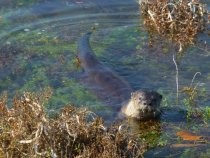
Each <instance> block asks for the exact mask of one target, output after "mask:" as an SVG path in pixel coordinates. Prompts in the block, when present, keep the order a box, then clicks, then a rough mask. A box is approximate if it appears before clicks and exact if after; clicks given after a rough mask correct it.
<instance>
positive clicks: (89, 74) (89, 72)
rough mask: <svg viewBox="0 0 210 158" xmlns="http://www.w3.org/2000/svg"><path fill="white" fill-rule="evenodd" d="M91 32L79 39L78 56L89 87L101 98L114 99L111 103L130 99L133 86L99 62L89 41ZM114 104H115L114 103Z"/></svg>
mask: <svg viewBox="0 0 210 158" xmlns="http://www.w3.org/2000/svg"><path fill="white" fill-rule="evenodd" d="M90 35H91V33H86V34H85V35H83V36H82V37H81V38H80V39H79V44H78V58H79V60H80V63H81V66H82V68H83V69H84V70H85V76H86V79H87V80H88V83H89V87H90V88H91V87H92V90H93V91H95V92H96V95H97V96H98V97H99V98H102V99H104V98H105V99H106V101H105V102H107V99H109V100H112V101H113V102H112V101H111V103H122V101H125V100H127V99H129V97H130V93H131V91H132V90H131V87H130V86H129V84H128V83H127V82H126V81H125V80H123V79H122V78H121V77H120V76H119V75H117V74H116V73H115V72H114V71H112V70H111V69H109V68H108V67H106V66H105V65H103V64H102V63H101V62H99V61H98V60H97V58H96V56H95V54H94V52H93V51H92V49H91V47H90V43H89V38H90ZM112 106H114V105H112Z"/></svg>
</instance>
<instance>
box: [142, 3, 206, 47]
mask: <svg viewBox="0 0 210 158" xmlns="http://www.w3.org/2000/svg"><path fill="white" fill-rule="evenodd" d="M139 3H140V6H141V13H142V16H143V19H144V24H145V26H146V28H147V30H148V32H149V33H150V35H151V37H152V38H153V37H154V36H156V35H158V36H159V37H163V38H164V39H167V40H168V39H169V40H171V41H174V42H176V43H177V45H179V51H182V50H183V48H184V47H186V46H187V45H189V44H193V43H194V41H195V37H196V35H197V34H198V33H199V32H202V31H203V30H204V29H205V27H206V25H207V23H208V12H207V10H206V8H205V7H206V6H205V5H204V4H202V3H200V2H199V0H197V1H196V0H171V1H169V0H139ZM159 37H158V38H159Z"/></svg>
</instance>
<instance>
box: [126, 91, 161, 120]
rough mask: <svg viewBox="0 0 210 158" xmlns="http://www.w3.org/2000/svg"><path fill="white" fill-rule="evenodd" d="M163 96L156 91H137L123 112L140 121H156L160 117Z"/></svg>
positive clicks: (132, 94)
mask: <svg viewBox="0 0 210 158" xmlns="http://www.w3.org/2000/svg"><path fill="white" fill-rule="evenodd" d="M161 100H162V95H160V94H159V93H157V92H154V91H135V92H133V93H131V99H130V100H129V102H128V103H127V105H126V106H125V107H123V109H122V112H123V113H124V114H125V115H127V116H128V117H132V118H135V119H138V120H149V119H154V118H156V117H157V116H159V115H160V113H161V110H160V102H161Z"/></svg>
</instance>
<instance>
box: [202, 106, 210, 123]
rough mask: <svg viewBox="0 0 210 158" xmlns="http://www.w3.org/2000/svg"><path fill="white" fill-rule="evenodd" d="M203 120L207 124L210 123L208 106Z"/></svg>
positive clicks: (209, 108)
mask: <svg viewBox="0 0 210 158" xmlns="http://www.w3.org/2000/svg"><path fill="white" fill-rule="evenodd" d="M203 120H204V122H205V123H209V122H210V107H209V106H206V107H205V108H204V111H203Z"/></svg>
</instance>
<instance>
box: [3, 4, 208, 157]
mask: <svg viewBox="0 0 210 158" xmlns="http://www.w3.org/2000/svg"><path fill="white" fill-rule="evenodd" d="M208 3H209V2H208ZM208 7H209V5H208ZM138 9H139V8H138V5H137V3H136V1H131V0H122V1H115V0H106V1H102V0H89V1H85V0H51V1H48V0H39V1H38V2H37V1H35V0H34V1H33V0H30V1H26V2H24V1H21V2H20V1H15V2H14V1H12V0H10V1H7V0H3V1H1V2H0V27H1V29H0V39H1V40H0V92H3V91H8V94H9V98H11V96H13V95H14V94H15V93H16V91H20V92H22V91H24V90H35V91H37V90H40V89H42V88H44V87H46V86H50V87H52V88H53V89H54V94H53V97H52V99H51V101H50V103H49V107H48V108H49V109H51V110H55V111H56V110H58V109H60V108H61V107H62V106H63V105H65V104H68V103H69V102H71V103H74V104H76V105H86V106H89V107H90V108H92V109H93V110H95V111H96V113H98V114H100V115H101V116H104V117H105V118H106V119H107V120H108V118H109V116H110V115H111V114H110V113H112V111H111V110H110V109H109V108H108V107H104V106H103V105H102V103H101V102H100V101H99V100H98V99H97V98H96V97H95V96H94V95H93V94H92V93H90V92H89V90H88V89H87V88H86V86H85V85H84V84H83V82H82V78H83V77H84V76H82V70H81V68H79V67H78V63H77V40H78V37H80V36H81V34H82V33H85V32H87V31H89V30H91V28H93V27H95V28H96V30H95V32H94V33H93V35H92V37H91V39H90V43H91V46H92V48H93V50H94V51H95V53H96V55H97V57H98V59H99V60H100V61H102V62H103V63H104V64H105V65H106V66H108V67H110V68H112V69H114V70H115V71H116V72H117V73H118V74H119V75H120V76H122V77H124V78H125V80H127V81H128V82H129V83H130V84H131V86H132V88H133V89H134V90H136V89H153V90H157V91H159V92H160V93H162V94H163V96H164V100H163V105H164V106H169V107H170V106H173V105H175V104H176V99H175V98H176V95H175V93H176V84H175V83H176V82H175V74H176V71H175V66H174V63H173V60H172V53H173V52H174V49H173V48H172V47H169V46H165V45H161V44H158V45H155V46H153V47H152V48H150V47H149V46H148V43H147V42H148V36H147V33H146V32H145V31H144V29H143V28H142V22H141V19H140V18H139V16H140V15H139V10H138ZM208 31H209V30H208ZM199 38H200V39H201V40H200V43H199V47H197V46H194V47H191V48H189V49H188V50H187V53H186V55H184V57H183V58H182V59H181V60H180V61H179V84H180V87H183V86H188V85H190V83H191V80H192V78H193V76H194V74H195V73H196V72H201V73H202V75H201V76H198V77H197V78H196V82H195V84H196V83H197V82H199V84H198V86H199V89H202V90H203V91H206V94H205V96H207V97H202V98H198V103H199V105H201V106H206V105H210V99H209V96H210V90H209V87H210V71H209V70H210V64H209V60H210V53H209V52H210V50H209V42H210V40H209V34H208V35H205V34H202V35H200V37H199ZM202 40H204V41H206V44H205V42H203V41H202ZM162 52H164V53H162ZM181 98H182V96H181ZM180 104H182V103H180ZM182 116H183V113H179V112H177V113H174V112H172V111H170V110H169V111H166V113H165V115H163V118H162V120H161V121H160V123H163V124H164V122H167V120H170V119H171V120H174V122H179V123H180V122H183V124H184V125H185V124H186V122H185V121H186V120H185V121H182V119H180V118H182ZM170 122H173V121H169V123H168V124H171V123H170ZM162 126H163V125H161V124H160V126H158V127H159V129H161V130H162V132H160V133H161V134H160V133H158V134H159V135H158V136H157V139H158V138H160V139H161V138H162V137H163V135H164V136H165V135H167V133H170V132H171V131H172V133H173V134H174V133H175V132H174V131H173V130H174V128H172V127H171V128H163V127H164V126H163V127H162ZM175 126H176V125H175ZM136 127H137V126H136ZM183 127H184V126H182V127H180V128H183ZM150 130H151V129H150ZM154 130H155V129H154ZM139 131H142V128H140V129H139ZM155 131H157V130H155ZM163 133H164V134H163ZM158 140H159V139H158ZM148 157H149V156H148Z"/></svg>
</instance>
